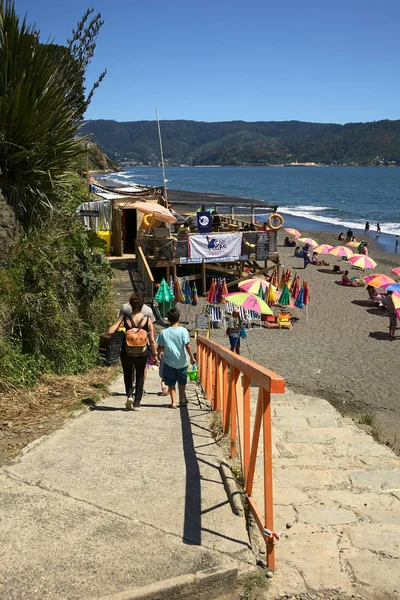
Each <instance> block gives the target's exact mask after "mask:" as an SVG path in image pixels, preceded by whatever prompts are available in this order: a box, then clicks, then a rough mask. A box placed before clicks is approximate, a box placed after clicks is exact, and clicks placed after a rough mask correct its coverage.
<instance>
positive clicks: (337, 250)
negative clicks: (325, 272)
mask: <svg viewBox="0 0 400 600" xmlns="http://www.w3.org/2000/svg"><path fill="white" fill-rule="evenodd" d="M329 254H333V256H346V258H349V256H353V254H354V252H353V250H351V249H350V248H347V246H334V247H333V248H332V250H329Z"/></svg>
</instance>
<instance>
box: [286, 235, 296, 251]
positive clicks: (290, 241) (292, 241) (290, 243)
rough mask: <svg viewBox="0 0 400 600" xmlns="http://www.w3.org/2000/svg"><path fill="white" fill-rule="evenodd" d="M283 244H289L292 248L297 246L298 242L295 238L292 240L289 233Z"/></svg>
mask: <svg viewBox="0 0 400 600" xmlns="http://www.w3.org/2000/svg"><path fill="white" fill-rule="evenodd" d="M283 245H284V246H289V247H290V248H292V247H294V246H296V242H295V241H294V240H291V239H290V238H289V236H288V235H287V236H286V237H285V239H284V240H283Z"/></svg>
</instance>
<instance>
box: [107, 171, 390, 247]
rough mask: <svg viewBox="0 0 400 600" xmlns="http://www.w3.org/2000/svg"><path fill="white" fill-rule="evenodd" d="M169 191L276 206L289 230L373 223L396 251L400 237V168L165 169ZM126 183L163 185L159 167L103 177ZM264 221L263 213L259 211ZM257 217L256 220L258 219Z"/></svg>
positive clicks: (384, 243)
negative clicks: (244, 199) (227, 197)
mask: <svg viewBox="0 0 400 600" xmlns="http://www.w3.org/2000/svg"><path fill="white" fill-rule="evenodd" d="M165 177H166V179H167V188H170V189H176V190H187V191H193V192H204V193H218V194H227V195H230V196H238V197H243V198H251V199H255V200H264V201H265V202H268V203H271V204H277V205H278V207H279V212H280V213H282V214H283V215H284V216H285V222H286V224H287V225H288V226H292V227H294V226H297V227H298V228H303V229H314V230H319V229H329V230H332V231H338V232H340V231H346V230H347V229H348V228H349V227H351V228H352V229H353V230H354V231H355V232H358V233H359V232H361V231H363V230H364V224H365V221H367V220H369V222H370V225H371V235H373V236H375V232H376V223H380V226H381V231H382V235H381V236H380V238H379V240H378V241H379V245H380V246H381V248H382V249H384V250H386V251H393V250H394V236H395V235H398V234H399V235H400V168H385V167H167V168H166V169H165ZM106 178H107V179H108V180H113V181H116V182H119V183H124V184H128V183H131V182H135V183H138V184H142V185H150V186H153V185H154V186H156V185H162V172H161V168H160V167H129V168H125V169H124V170H123V171H122V172H120V173H112V174H109V175H107V176H106ZM258 214H259V215H260V220H262V212H260V213H258ZM258 214H257V216H258Z"/></svg>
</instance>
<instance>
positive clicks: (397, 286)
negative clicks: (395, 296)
mask: <svg viewBox="0 0 400 600" xmlns="http://www.w3.org/2000/svg"><path fill="white" fill-rule="evenodd" d="M381 288H383V289H384V290H386V291H387V292H396V293H399V292H400V283H398V282H397V281H395V282H394V283H391V284H386V285H381Z"/></svg>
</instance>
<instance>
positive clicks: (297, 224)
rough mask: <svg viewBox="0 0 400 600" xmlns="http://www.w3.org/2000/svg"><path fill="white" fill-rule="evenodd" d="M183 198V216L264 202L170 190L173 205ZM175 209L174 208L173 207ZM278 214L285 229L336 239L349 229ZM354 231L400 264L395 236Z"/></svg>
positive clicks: (333, 224)
mask: <svg viewBox="0 0 400 600" xmlns="http://www.w3.org/2000/svg"><path fill="white" fill-rule="evenodd" d="M182 197H185V199H186V200H187V202H188V204H187V205H177V206H176V212H178V213H180V214H183V213H184V212H191V211H193V205H197V204H198V205H199V206H201V204H206V205H207V204H212V203H213V200H214V201H218V202H221V201H225V202H226V203H227V204H236V205H237V206H241V204H240V203H241V201H242V202H245V203H249V202H251V201H253V202H260V203H261V202H263V201H262V200H250V199H248V198H241V197H239V196H228V195H226V194H209V193H205V192H191V191H183V190H168V201H169V202H170V203H171V204H172V206H173V204H174V198H175V200H177V199H178V198H179V199H181V198H182ZM173 208H174V206H173ZM243 208H244V210H243V211H242V212H241V214H246V215H247V216H250V213H249V211H248V209H246V207H243ZM257 211H258V214H257V213H256V214H255V219H256V220H261V221H262V219H261V217H262V212H261V211H260V209H257ZM221 212H222V211H221ZM278 212H279V213H281V214H282V215H283V217H284V219H285V224H284V226H285V227H293V228H295V229H299V230H300V231H303V230H304V231H310V232H311V231H312V232H322V231H323V232H327V233H336V238H337V236H338V235H339V233H340V232H342V231H343V233H344V234H345V233H346V231H347V229H348V227H347V226H345V225H336V224H335V223H326V222H324V221H318V220H315V219H310V218H307V217H299V216H296V215H291V214H289V213H285V212H284V211H282V210H279V206H278ZM352 229H353V231H354V235H355V237H356V239H357V240H363V239H365V240H367V241H368V242H369V244H370V245H371V247H372V246H375V245H376V247H377V249H378V250H380V251H381V252H383V253H385V254H388V255H392V256H393V257H394V258H395V257H396V256H398V262H399V264H400V255H397V254H396V253H395V251H394V250H395V237H396V236H395V234H389V233H381V235H380V236H379V237H376V232H375V231H371V232H370V234H369V235H366V234H364V229H360V228H356V227H352ZM399 235H400V224H399ZM331 243H332V245H338V240H337V239H336V242H335V244H333V242H331Z"/></svg>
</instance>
